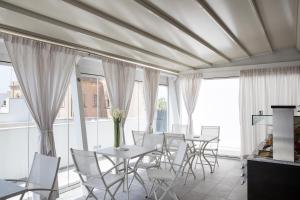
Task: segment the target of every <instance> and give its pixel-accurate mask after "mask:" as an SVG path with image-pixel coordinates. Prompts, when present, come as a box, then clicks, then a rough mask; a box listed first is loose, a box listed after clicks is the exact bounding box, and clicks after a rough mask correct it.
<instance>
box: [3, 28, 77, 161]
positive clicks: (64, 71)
mask: <svg viewBox="0 0 300 200" xmlns="http://www.w3.org/2000/svg"><path fill="white" fill-rule="evenodd" d="M3 36H4V41H5V45H6V48H7V51H8V53H9V55H10V58H11V61H12V65H13V67H14V70H15V73H16V76H17V79H18V82H19V84H20V87H21V89H22V92H23V94H24V97H25V100H26V103H27V105H28V108H29V110H30V112H31V115H32V117H33V118H34V120H35V122H36V123H37V126H38V127H39V129H40V132H41V144H40V151H41V153H42V154H45V155H49V156H56V152H55V144H54V137H53V122H54V120H55V118H56V115H57V113H58V111H59V109H60V105H61V103H62V101H63V99H64V96H65V93H66V90H67V87H68V85H69V80H70V76H71V74H72V70H73V68H74V65H75V60H76V54H75V52H74V51H73V50H71V49H67V48H64V47H59V46H55V45H51V44H46V43H43V42H38V41H34V40H30V39H25V38H22V37H17V36H12V35H7V34H4V35H3Z"/></svg>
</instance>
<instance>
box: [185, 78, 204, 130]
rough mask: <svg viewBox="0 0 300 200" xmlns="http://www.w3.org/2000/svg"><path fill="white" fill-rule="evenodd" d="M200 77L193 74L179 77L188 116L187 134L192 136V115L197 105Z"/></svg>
mask: <svg viewBox="0 0 300 200" xmlns="http://www.w3.org/2000/svg"><path fill="white" fill-rule="evenodd" d="M201 77H202V75H201V74H199V73H195V74H184V75H181V76H180V87H181V92H182V97H183V101H184V105H185V108H186V111H187V114H188V126H189V130H188V134H189V135H193V133H194V127H193V113H194V110H195V107H196V104H197V99H198V96H199V91H200V86H201Z"/></svg>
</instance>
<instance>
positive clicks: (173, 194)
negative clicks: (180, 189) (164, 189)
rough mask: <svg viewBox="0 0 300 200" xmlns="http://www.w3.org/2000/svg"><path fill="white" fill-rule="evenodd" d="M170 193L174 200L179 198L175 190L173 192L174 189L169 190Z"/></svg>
mask: <svg viewBox="0 0 300 200" xmlns="http://www.w3.org/2000/svg"><path fill="white" fill-rule="evenodd" d="M168 193H169V195H170V196H171V197H172V198H173V199H174V200H179V198H178V196H177V195H176V193H175V192H173V191H172V190H169V192H168Z"/></svg>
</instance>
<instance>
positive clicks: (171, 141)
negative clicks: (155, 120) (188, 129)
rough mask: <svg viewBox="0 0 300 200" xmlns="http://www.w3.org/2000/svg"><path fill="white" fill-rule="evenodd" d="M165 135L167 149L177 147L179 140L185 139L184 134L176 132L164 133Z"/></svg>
mask: <svg viewBox="0 0 300 200" xmlns="http://www.w3.org/2000/svg"><path fill="white" fill-rule="evenodd" d="M164 136H165V146H166V148H167V150H168V149H173V148H176V149H177V148H178V147H179V145H180V144H181V142H184V141H185V135H184V134H177V133H164Z"/></svg>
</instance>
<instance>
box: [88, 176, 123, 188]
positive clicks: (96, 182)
mask: <svg viewBox="0 0 300 200" xmlns="http://www.w3.org/2000/svg"><path fill="white" fill-rule="evenodd" d="M123 178H124V174H106V175H105V176H104V180H105V182H106V184H107V185H108V186H110V185H112V184H114V183H116V182H118V181H120V180H122V179H123ZM83 184H84V185H86V186H89V187H92V188H96V189H103V188H104V184H103V181H102V179H101V177H100V176H99V177H90V178H88V179H87V181H85V182H84V183H83Z"/></svg>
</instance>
